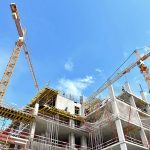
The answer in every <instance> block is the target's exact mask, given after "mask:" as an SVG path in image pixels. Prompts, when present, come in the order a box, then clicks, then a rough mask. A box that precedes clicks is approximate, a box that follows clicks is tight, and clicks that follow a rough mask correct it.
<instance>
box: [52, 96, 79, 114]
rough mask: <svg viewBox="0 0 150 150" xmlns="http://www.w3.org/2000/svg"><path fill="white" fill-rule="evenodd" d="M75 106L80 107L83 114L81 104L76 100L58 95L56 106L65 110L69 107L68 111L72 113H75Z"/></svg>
mask: <svg viewBox="0 0 150 150" xmlns="http://www.w3.org/2000/svg"><path fill="white" fill-rule="evenodd" d="M75 106H77V107H79V109H80V111H79V115H81V104H80V103H75V102H74V101H72V100H70V99H67V98H65V97H63V96H61V95H57V99H56V104H55V107H56V108H58V109H61V110H65V108H66V107H67V108H68V109H67V112H70V114H75Z"/></svg>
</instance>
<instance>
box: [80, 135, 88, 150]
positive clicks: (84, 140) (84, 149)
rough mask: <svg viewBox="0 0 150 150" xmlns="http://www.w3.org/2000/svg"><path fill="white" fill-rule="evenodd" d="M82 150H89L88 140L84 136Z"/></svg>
mask: <svg viewBox="0 0 150 150" xmlns="http://www.w3.org/2000/svg"><path fill="white" fill-rule="evenodd" d="M81 150H87V138H86V136H84V135H83V136H82V137H81Z"/></svg>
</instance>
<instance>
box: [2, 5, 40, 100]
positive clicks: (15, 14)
mask: <svg viewBox="0 0 150 150" xmlns="http://www.w3.org/2000/svg"><path fill="white" fill-rule="evenodd" d="M10 8H11V11H12V16H13V19H14V21H15V24H16V28H17V31H18V35H19V39H18V41H17V42H16V46H15V48H14V50H13V52H12V55H11V57H10V59H9V62H8V64H7V66H6V69H5V71H4V74H3V76H2V79H1V81H0V102H2V101H3V97H4V95H5V92H6V90H7V87H8V84H9V81H10V78H11V76H12V73H13V70H14V68H15V66H16V63H17V60H18V58H19V55H20V52H21V48H22V47H23V48H24V53H25V56H26V58H27V61H28V64H29V68H30V71H31V73H32V77H33V80H34V83H35V87H36V88H37V90H39V87H38V83H37V80H36V77H35V73H34V70H33V66H32V63H31V59H30V56H29V53H28V51H27V47H26V45H25V41H24V33H25V30H24V29H23V28H22V26H21V23H20V17H19V13H18V10H17V6H16V4H15V3H11V4H10Z"/></svg>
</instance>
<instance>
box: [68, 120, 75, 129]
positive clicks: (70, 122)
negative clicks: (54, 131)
mask: <svg viewBox="0 0 150 150" xmlns="http://www.w3.org/2000/svg"><path fill="white" fill-rule="evenodd" d="M69 125H70V126H71V127H73V128H74V127H75V122H74V120H73V119H70V120H69Z"/></svg>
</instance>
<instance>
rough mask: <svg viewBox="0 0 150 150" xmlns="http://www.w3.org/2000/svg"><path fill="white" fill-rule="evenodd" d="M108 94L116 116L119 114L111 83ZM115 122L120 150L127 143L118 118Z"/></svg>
mask: <svg viewBox="0 0 150 150" xmlns="http://www.w3.org/2000/svg"><path fill="white" fill-rule="evenodd" d="M109 95H110V98H111V99H112V100H113V101H112V110H113V113H114V114H115V115H117V116H118V115H119V110H118V106H117V102H116V97H115V93H114V90H113V87H112V85H111V86H109ZM115 124H116V129H117V134H118V138H119V142H120V148H121V150H127V145H126V142H125V137H124V132H123V128H122V124H121V120H120V119H119V118H118V119H117V120H116V121H115Z"/></svg>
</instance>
